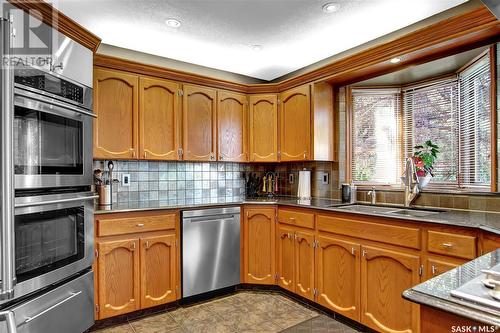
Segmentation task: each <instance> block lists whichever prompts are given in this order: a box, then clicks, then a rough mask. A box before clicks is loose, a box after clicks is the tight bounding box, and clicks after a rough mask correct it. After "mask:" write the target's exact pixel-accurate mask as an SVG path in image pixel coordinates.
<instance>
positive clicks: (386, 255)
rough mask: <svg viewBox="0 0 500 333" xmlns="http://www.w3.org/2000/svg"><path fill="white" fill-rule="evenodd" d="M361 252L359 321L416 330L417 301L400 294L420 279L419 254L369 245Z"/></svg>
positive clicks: (384, 327)
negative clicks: (404, 297) (412, 301)
mask: <svg viewBox="0 0 500 333" xmlns="http://www.w3.org/2000/svg"><path fill="white" fill-rule="evenodd" d="M361 253H362V255H361V322H362V323H363V324H365V325H366V326H368V327H370V328H372V329H374V330H377V331H379V332H388V333H389V332H390V333H393V332H418V329H419V317H418V316H419V308H418V305H417V304H415V303H411V302H409V301H407V300H404V299H403V297H402V296H401V294H402V292H403V291H404V290H406V289H409V288H411V287H413V286H415V285H417V284H418V283H419V282H420V275H419V268H420V257H419V256H417V255H412V254H408V253H405V252H400V251H395V250H387V249H383V248H378V247H373V246H362V247H361Z"/></svg>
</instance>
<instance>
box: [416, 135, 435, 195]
mask: <svg viewBox="0 0 500 333" xmlns="http://www.w3.org/2000/svg"><path fill="white" fill-rule="evenodd" d="M413 148H414V152H413V156H412V159H413V162H414V163H415V167H416V169H417V177H418V186H419V187H420V189H423V188H424V187H426V186H427V184H429V182H430V181H431V179H432V177H433V176H434V174H433V173H432V171H433V169H434V166H433V165H434V162H435V161H436V159H437V156H438V154H439V147H438V146H437V145H436V144H434V143H432V141H431V140H427V141H425V142H424V143H423V144H420V145H416V146H415V147H413Z"/></svg>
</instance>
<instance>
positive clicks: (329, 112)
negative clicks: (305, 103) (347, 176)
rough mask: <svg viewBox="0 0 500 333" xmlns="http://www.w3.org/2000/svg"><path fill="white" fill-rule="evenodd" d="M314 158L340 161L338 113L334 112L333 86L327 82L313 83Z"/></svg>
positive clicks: (312, 136)
mask: <svg viewBox="0 0 500 333" xmlns="http://www.w3.org/2000/svg"><path fill="white" fill-rule="evenodd" d="M311 95H312V97H311V104H312V125H311V126H312V127H311V131H312V135H311V138H312V139H311V140H312V142H311V143H312V159H314V160H315V161H338V139H339V137H338V135H339V134H338V132H339V129H338V123H339V119H338V113H335V112H334V107H333V105H334V102H335V101H334V98H333V97H334V94H333V87H332V86H331V85H330V84H329V83H326V82H320V83H314V84H312V93H311Z"/></svg>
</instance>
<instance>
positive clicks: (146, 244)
mask: <svg viewBox="0 0 500 333" xmlns="http://www.w3.org/2000/svg"><path fill="white" fill-rule="evenodd" d="M144 246H145V247H146V249H149V241H145V242H144Z"/></svg>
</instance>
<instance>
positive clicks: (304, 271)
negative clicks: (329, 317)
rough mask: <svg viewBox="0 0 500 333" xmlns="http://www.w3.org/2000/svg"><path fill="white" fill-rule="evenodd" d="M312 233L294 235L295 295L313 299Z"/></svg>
mask: <svg viewBox="0 0 500 333" xmlns="http://www.w3.org/2000/svg"><path fill="white" fill-rule="evenodd" d="M314 248H315V239H314V231H306V230H297V231H296V233H295V293H296V294H298V295H300V296H302V297H305V298H309V299H311V300H313V299H314Z"/></svg>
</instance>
